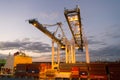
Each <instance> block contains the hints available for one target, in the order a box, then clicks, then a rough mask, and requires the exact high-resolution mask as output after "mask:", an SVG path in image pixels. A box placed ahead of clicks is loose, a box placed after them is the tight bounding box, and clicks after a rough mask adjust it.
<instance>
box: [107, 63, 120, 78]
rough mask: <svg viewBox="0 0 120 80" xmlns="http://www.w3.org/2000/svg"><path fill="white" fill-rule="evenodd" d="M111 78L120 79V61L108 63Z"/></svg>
mask: <svg viewBox="0 0 120 80" xmlns="http://www.w3.org/2000/svg"><path fill="white" fill-rule="evenodd" d="M108 71H109V76H110V77H109V78H110V80H120V63H111V64H108Z"/></svg>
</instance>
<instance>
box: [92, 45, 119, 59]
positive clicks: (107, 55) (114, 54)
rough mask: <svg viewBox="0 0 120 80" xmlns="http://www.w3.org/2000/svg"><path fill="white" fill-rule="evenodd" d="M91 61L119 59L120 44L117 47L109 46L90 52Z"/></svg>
mask: <svg viewBox="0 0 120 80" xmlns="http://www.w3.org/2000/svg"><path fill="white" fill-rule="evenodd" d="M90 55H91V59H92V60H94V61H95V60H96V59H98V60H100V59H101V60H103V61H106V60H109V61H116V60H119V59H120V43H119V44H117V45H110V46H107V47H104V48H101V49H98V50H91V51H90Z"/></svg>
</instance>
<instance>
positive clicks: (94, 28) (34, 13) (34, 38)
mask: <svg viewBox="0 0 120 80" xmlns="http://www.w3.org/2000/svg"><path fill="white" fill-rule="evenodd" d="M119 4H120V1H119V0H49V1H48V0H0V37H1V38H0V54H1V55H6V54H8V53H9V52H11V53H13V52H15V51H17V50H19V49H23V50H25V52H27V53H28V54H29V55H30V56H33V57H36V56H42V58H43V59H44V58H45V59H49V58H48V57H49V56H50V54H49V52H50V48H51V40H50V39H49V38H48V37H47V36H46V35H44V34H43V33H42V32H40V31H39V30H38V29H36V28H34V27H33V26H32V25H30V24H29V23H28V22H27V20H28V19H32V18H36V19H37V20H38V21H39V22H40V23H42V24H55V23H56V22H62V23H63V29H64V30H65V33H66V35H67V36H70V33H69V30H67V29H68V26H67V23H66V20H65V17H64V8H67V9H73V8H75V7H76V5H79V7H80V10H81V18H82V25H83V29H84V32H85V34H86V36H87V39H88V42H89V50H90V58H91V60H100V59H103V60H118V59H120V42H119V41H120V31H119V30H120V5H119ZM43 53H45V54H43ZM46 54H49V56H46ZM83 56H84V54H77V57H78V59H80V60H81V59H84V57H83ZM93 57H94V58H93Z"/></svg>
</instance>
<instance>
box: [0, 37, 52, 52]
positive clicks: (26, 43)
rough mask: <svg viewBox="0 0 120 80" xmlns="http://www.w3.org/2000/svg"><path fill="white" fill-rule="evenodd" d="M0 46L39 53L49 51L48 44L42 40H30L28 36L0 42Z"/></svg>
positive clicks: (5, 48) (4, 48) (6, 48)
mask: <svg viewBox="0 0 120 80" xmlns="http://www.w3.org/2000/svg"><path fill="white" fill-rule="evenodd" d="M0 48H1V49H2V50H10V49H21V50H28V51H33V52H39V53H40V52H41V53H42V52H50V51H51V47H50V45H48V44H45V43H42V42H33V41H30V39H29V38H25V39H23V40H15V41H12V42H10V41H7V42H0Z"/></svg>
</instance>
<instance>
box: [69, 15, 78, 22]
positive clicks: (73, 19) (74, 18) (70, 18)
mask: <svg viewBox="0 0 120 80" xmlns="http://www.w3.org/2000/svg"><path fill="white" fill-rule="evenodd" d="M68 20H69V21H77V20H78V16H77V15H75V16H70V17H68Z"/></svg>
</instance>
